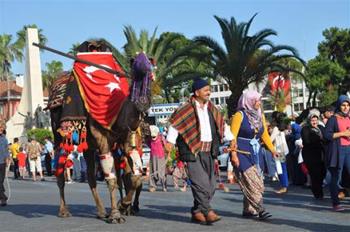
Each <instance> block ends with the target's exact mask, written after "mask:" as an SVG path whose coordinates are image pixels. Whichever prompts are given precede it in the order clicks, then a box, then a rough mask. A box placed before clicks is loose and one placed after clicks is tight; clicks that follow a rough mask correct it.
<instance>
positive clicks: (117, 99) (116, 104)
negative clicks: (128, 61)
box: [74, 52, 129, 128]
mask: <svg viewBox="0 0 350 232" xmlns="http://www.w3.org/2000/svg"><path fill="white" fill-rule="evenodd" d="M77 57H78V58H81V59H84V60H87V61H90V62H93V63H95V64H99V65H102V66H105V67H108V68H110V69H113V70H116V71H119V72H122V69H121V68H120V66H119V65H118V63H117V62H116V61H115V60H114V58H113V56H112V53H110V52H86V53H78V55H77ZM74 72H75V73H76V75H77V77H78V78H77V79H78V83H79V89H80V93H81V96H82V98H83V100H84V103H85V107H86V109H87V111H88V112H89V114H90V115H91V117H92V118H93V119H95V120H96V121H97V122H98V123H100V124H101V125H102V126H104V127H105V128H109V127H110V126H111V125H112V124H113V122H114V121H115V119H116V118H117V116H118V113H119V110H120V108H121V106H122V103H123V102H124V100H125V98H126V97H127V96H128V95H129V84H128V81H127V78H125V77H122V76H117V75H115V74H111V73H109V72H107V71H105V70H103V69H99V68H97V67H95V66H90V65H87V64H83V63H79V62H75V63H74Z"/></svg>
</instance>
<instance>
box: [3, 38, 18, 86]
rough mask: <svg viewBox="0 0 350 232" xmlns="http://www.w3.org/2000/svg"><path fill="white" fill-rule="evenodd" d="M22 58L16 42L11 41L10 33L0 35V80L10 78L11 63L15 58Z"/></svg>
mask: <svg viewBox="0 0 350 232" xmlns="http://www.w3.org/2000/svg"><path fill="white" fill-rule="evenodd" d="M22 59H23V53H22V50H21V49H20V48H19V47H18V44H16V43H15V42H13V41H12V35H8V34H3V35H0V64H1V68H0V74H1V75H0V80H2V81H4V80H7V78H10V73H11V63H12V62H14V61H15V60H17V61H19V62H21V61H22Z"/></svg>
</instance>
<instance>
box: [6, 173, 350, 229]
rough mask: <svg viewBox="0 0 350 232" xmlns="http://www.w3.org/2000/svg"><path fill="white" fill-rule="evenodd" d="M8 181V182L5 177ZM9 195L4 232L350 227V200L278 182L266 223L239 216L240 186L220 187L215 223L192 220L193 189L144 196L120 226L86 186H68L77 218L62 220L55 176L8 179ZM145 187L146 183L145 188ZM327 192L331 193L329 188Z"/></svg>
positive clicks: (103, 187)
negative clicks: (99, 213)
mask: <svg viewBox="0 0 350 232" xmlns="http://www.w3.org/2000/svg"><path fill="white" fill-rule="evenodd" d="M5 183H6V182H5ZM9 184H10V188H11V198H10V200H9V205H8V206H7V207H0V232H7V231H26V232H28V231H29V232H37V231H50V232H51V231H72V232H75V231H83V232H87V231H143V232H145V231H177V232H181V231H186V232H188V231H240V232H242V231H244V232H245V231H259V232H260V231H283V232H286V231H327V232H328V231H337V232H340V231H347V232H349V231H350V200H349V199H347V200H346V201H345V202H344V205H345V206H347V207H348V208H349V210H347V211H345V212H342V213H335V212H332V211H330V199H329V198H326V199H325V200H324V201H315V200H313V199H312V197H311V194H310V190H309V189H305V188H301V187H296V186H295V187H291V188H290V190H289V192H288V194H287V195H285V196H277V195H275V194H274V193H273V188H274V187H276V186H275V185H276V184H275V183H270V184H267V185H268V187H267V190H266V194H265V206H266V208H267V210H268V211H270V212H271V213H272V214H273V218H272V219H271V220H270V221H268V222H260V221H256V220H251V219H243V218H241V211H242V194H241V193H240V190H239V188H238V186H237V185H230V186H229V187H230V192H228V193H226V192H223V191H221V190H218V191H217V192H216V194H215V197H214V201H213V207H214V208H215V209H216V210H217V212H218V213H219V214H220V215H221V216H222V217H223V218H222V220H221V221H219V222H217V223H216V224H215V225H212V226H201V225H196V224H193V223H190V220H189V218H190V213H189V210H190V207H191V205H192V196H191V192H190V191H189V190H188V191H187V192H185V193H183V192H179V191H175V190H173V188H172V187H169V191H168V192H166V193H164V192H155V193H149V192H147V191H144V192H143V193H142V195H141V212H140V213H139V215H138V216H130V217H127V219H126V220H127V222H126V223H125V224H122V225H110V224H107V223H105V222H104V221H102V220H99V219H97V218H96V217H95V212H96V210H95V207H94V204H93V200H92V196H91V194H90V190H89V188H88V185H87V184H85V183H74V184H70V185H67V187H66V193H67V203H68V204H69V206H70V212H71V213H72V214H73V217H71V218H67V219H62V218H59V217H57V213H58V202H59V196H58V191H57V190H58V189H57V186H56V183H55V182H54V180H53V179H52V180H49V181H46V182H32V181H29V180H25V181H17V180H13V179H12V178H9ZM146 188H147V186H146V185H145V187H144V189H146ZM99 192H100V193H101V196H102V198H103V200H104V202H105V205H106V206H107V207H108V204H109V200H108V199H109V197H108V194H107V188H106V185H105V183H104V182H100V183H99ZM327 195H328V193H327Z"/></svg>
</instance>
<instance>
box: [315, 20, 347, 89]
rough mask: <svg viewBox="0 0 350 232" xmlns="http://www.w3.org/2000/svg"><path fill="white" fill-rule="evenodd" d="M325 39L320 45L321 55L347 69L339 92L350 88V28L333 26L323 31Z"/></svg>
mask: <svg viewBox="0 0 350 232" xmlns="http://www.w3.org/2000/svg"><path fill="white" fill-rule="evenodd" d="M322 34H323V36H324V37H325V40H324V41H322V42H321V43H320V44H319V45H318V51H319V53H320V56H322V57H324V58H325V59H329V60H330V61H332V62H337V63H338V64H339V65H340V66H341V67H342V68H343V69H344V70H345V71H346V73H345V76H344V78H343V80H342V82H341V85H340V88H338V92H339V94H341V93H346V92H347V91H349V89H350V29H349V28H346V29H340V28H337V27H331V28H329V29H326V30H324V31H323V33H322Z"/></svg>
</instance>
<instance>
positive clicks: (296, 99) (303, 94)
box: [210, 77, 309, 116]
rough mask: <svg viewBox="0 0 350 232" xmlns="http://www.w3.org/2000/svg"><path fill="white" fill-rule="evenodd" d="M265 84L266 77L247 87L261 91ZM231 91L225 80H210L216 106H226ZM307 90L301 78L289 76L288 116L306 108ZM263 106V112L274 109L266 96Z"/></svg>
mask: <svg viewBox="0 0 350 232" xmlns="http://www.w3.org/2000/svg"><path fill="white" fill-rule="evenodd" d="M266 84H267V77H266V78H265V79H264V80H263V81H262V82H261V83H259V84H255V83H252V84H250V85H249V86H248V89H252V90H256V91H258V92H259V93H262V92H263V90H264V88H265V86H266ZM230 95H231V91H230V90H229V88H228V84H227V82H226V81H225V80H223V79H222V80H220V81H212V82H211V96H210V99H211V101H212V102H214V103H215V105H217V106H221V107H226V102H227V99H228V98H229V97H230ZM308 96H309V91H308V89H307V88H306V85H305V82H304V81H303V80H297V79H293V78H291V102H292V103H291V105H288V106H287V107H286V110H285V112H286V113H287V115H288V116H290V115H292V114H293V113H300V112H301V111H303V110H304V109H305V108H306V103H307V100H308ZM262 100H263V108H264V112H265V114H270V113H272V112H273V111H274V109H273V108H272V105H271V103H270V101H269V98H268V96H266V95H265V96H264V95H263V97H262Z"/></svg>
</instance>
